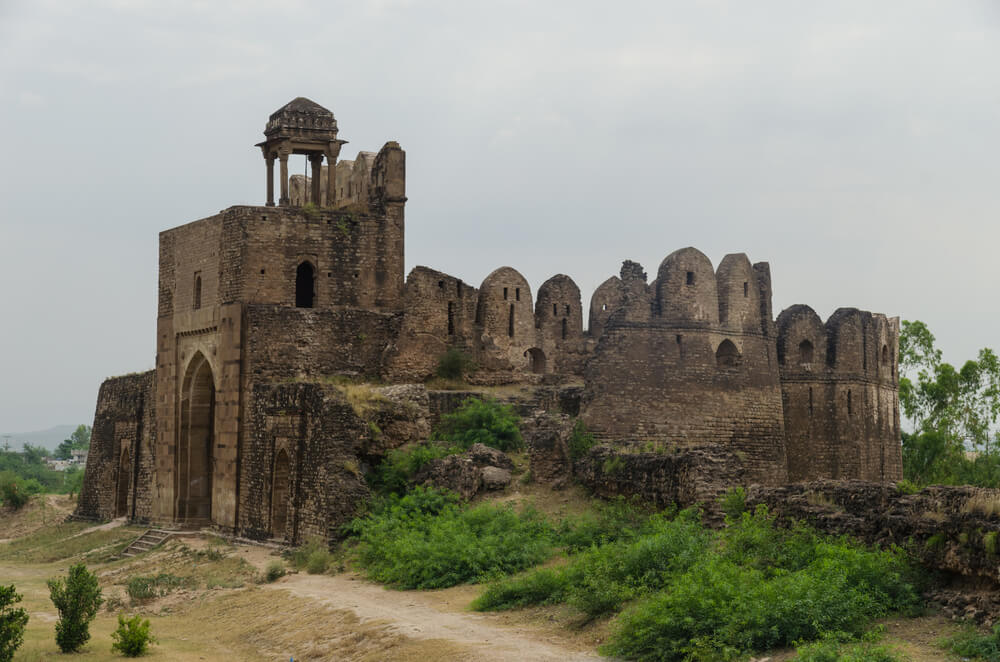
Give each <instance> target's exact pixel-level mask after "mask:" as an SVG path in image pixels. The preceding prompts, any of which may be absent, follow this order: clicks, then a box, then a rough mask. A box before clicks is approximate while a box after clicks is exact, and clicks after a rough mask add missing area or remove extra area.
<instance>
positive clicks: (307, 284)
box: [295, 262, 316, 308]
mask: <svg viewBox="0 0 1000 662" xmlns="http://www.w3.org/2000/svg"><path fill="white" fill-rule="evenodd" d="M315 299H316V270H315V269H313V265H311V264H309V263H308V262H303V263H302V264H300V265H299V267H298V269H296V270H295V307H296V308H312V307H313V304H314V302H315Z"/></svg>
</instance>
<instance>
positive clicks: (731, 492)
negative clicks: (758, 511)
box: [719, 486, 747, 519]
mask: <svg viewBox="0 0 1000 662" xmlns="http://www.w3.org/2000/svg"><path fill="white" fill-rule="evenodd" d="M719 507H720V508H721V509H722V512H723V513H724V514H725V515H726V517H728V518H729V519H736V518H738V517H739V516H740V515H742V514H743V513H744V512H746V509H747V491H746V490H745V489H743V487H742V486H736V487H731V488H729V489H728V490H726V493H725V494H723V495H722V496H721V497H719Z"/></svg>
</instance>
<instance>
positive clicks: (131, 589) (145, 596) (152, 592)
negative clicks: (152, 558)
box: [125, 577, 158, 604]
mask: <svg viewBox="0 0 1000 662" xmlns="http://www.w3.org/2000/svg"><path fill="white" fill-rule="evenodd" d="M125 592H126V593H128V597H129V599H130V600H131V601H132V603H133V604H135V603H136V602H143V601H145V600H152V599H153V598H155V597H157V595H158V593H157V590H156V580H155V579H154V578H153V577H132V578H130V579H129V580H128V584H126V586H125Z"/></svg>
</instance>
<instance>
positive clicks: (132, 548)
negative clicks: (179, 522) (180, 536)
mask: <svg viewBox="0 0 1000 662" xmlns="http://www.w3.org/2000/svg"><path fill="white" fill-rule="evenodd" d="M171 535H173V532H171V531H164V530H163V529H149V530H147V531H146V532H145V533H144V534H142V535H141V536H139V537H138V538H136V540H135V541H134V542H133V543H132V544H131V545H129V546H128V547H126V548H125V549H123V550H122V553H121V554H119V555H118V557H119V558H127V557H130V556H135V555H136V554H142V553H143V552H148V551H149V550H151V549H153V548H154V547H156V546H157V545H161V544H163V542H164V541H165V540H166V539H167V538H169V537H170V536H171Z"/></svg>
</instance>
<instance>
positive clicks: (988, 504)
mask: <svg viewBox="0 0 1000 662" xmlns="http://www.w3.org/2000/svg"><path fill="white" fill-rule="evenodd" d="M962 512H966V513H982V514H983V515H986V516H987V517H992V516H994V515H996V514H998V513H1000V496H997V495H995V494H974V495H973V496H971V497H969V500H968V501H966V502H965V505H963V506H962Z"/></svg>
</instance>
